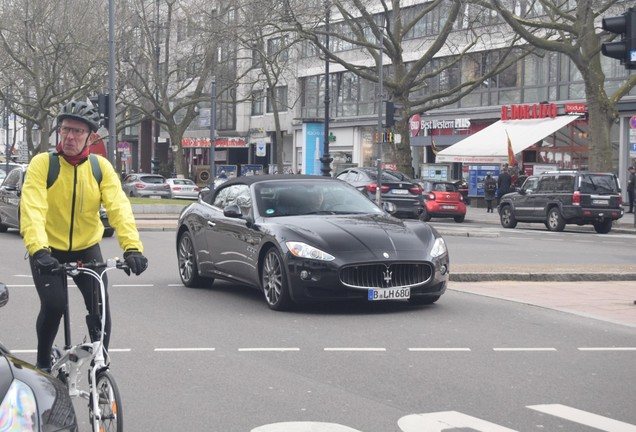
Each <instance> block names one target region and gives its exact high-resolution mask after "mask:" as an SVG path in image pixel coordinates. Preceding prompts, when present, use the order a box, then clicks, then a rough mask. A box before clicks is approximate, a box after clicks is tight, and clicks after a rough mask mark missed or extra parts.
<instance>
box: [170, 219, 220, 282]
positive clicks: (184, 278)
mask: <svg viewBox="0 0 636 432" xmlns="http://www.w3.org/2000/svg"><path fill="white" fill-rule="evenodd" d="M177 245H178V246H177V260H178V263H179V277H180V278H181V282H182V283H183V285H185V286H187V287H190V288H199V287H206V286H210V285H212V283H213V282H214V279H213V278H208V277H203V276H200V275H199V266H198V264H197V257H196V253H195V251H194V242H193V241H192V234H190V232H188V231H186V232H184V233H183V234H181V236H180V237H179V241H178V242H177Z"/></svg>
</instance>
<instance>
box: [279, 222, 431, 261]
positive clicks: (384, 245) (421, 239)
mask: <svg viewBox="0 0 636 432" xmlns="http://www.w3.org/2000/svg"><path fill="white" fill-rule="evenodd" d="M277 223H282V224H281V225H283V226H284V229H283V231H282V232H281V234H282V235H281V236H280V239H281V240H282V241H303V242H305V243H308V244H310V245H312V246H315V247H318V248H320V249H322V250H324V251H325V252H332V251H335V252H337V253H346V252H360V251H365V252H366V251H368V252H370V253H371V254H372V255H373V256H378V257H380V256H382V255H383V253H385V252H386V253H389V254H390V255H391V256H399V255H400V254H398V253H397V252H398V251H401V252H405V251H419V252H421V253H422V254H426V253H427V251H428V249H429V248H430V245H432V244H433V242H434V241H435V238H436V237H437V236H438V234H437V233H436V232H435V230H434V229H433V228H432V227H431V226H430V225H428V224H426V223H424V222H420V221H403V220H400V219H397V218H393V217H386V216H377V215H355V216H336V217H333V216H330V217H325V216H316V217H314V216H300V217H285V218H277Z"/></svg>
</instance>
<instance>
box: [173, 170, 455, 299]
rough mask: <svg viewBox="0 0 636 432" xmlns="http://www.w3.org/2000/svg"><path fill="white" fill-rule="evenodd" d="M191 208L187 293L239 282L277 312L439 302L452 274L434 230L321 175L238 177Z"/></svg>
mask: <svg viewBox="0 0 636 432" xmlns="http://www.w3.org/2000/svg"><path fill="white" fill-rule="evenodd" d="M210 195H211V194H210V193H209V192H208V193H207V194H205V195H204V194H202V195H200V198H199V200H198V201H197V202H196V203H193V204H190V205H189V206H188V207H186V208H185V209H184V210H183V211H182V213H181V215H180V216H179V221H178V224H177V234H176V250H177V262H178V267H179V275H180V277H181V281H182V282H183V284H184V285H185V286H188V287H194V286H209V285H211V284H212V282H213V281H214V279H223V280H230V281H233V282H239V283H242V284H246V285H249V286H252V287H255V288H257V289H258V290H260V291H261V292H263V294H264V297H265V300H266V302H267V304H268V306H269V307H270V308H271V309H274V310H284V309H288V308H290V307H292V306H293V305H294V304H297V303H308V302H322V301H336V300H356V299H357V300H361V301H376V300H408V301H409V302H410V303H413V304H431V303H434V302H436V301H437V300H438V299H439V298H440V296H441V295H442V294H443V293H444V292H445V290H446V284H447V281H448V271H449V259H448V251H447V248H446V244H445V242H444V239H443V238H442V237H441V236H440V235H439V233H438V232H437V231H436V230H435V229H434V228H433V227H432V226H431V225H429V224H425V223H421V222H420V221H417V220H401V219H397V218H395V217H392V216H391V215H389V214H388V213H386V212H385V211H384V210H383V209H381V208H380V207H378V206H377V205H376V204H375V203H374V202H372V201H370V200H368V199H367V198H366V197H365V196H364V195H362V194H360V193H359V192H358V191H357V190H356V189H355V188H353V187H352V186H350V185H348V184H347V183H344V182H342V181H339V180H335V179H333V178H329V177H321V176H301V175H263V176H251V177H238V178H235V179H230V180H228V181H227V182H225V183H223V184H222V185H221V186H219V188H218V189H215V190H214V191H213V192H212V195H211V196H210Z"/></svg>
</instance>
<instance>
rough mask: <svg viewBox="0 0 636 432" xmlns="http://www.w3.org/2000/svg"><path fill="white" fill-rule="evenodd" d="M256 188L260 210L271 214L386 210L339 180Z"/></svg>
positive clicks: (270, 183) (281, 183) (347, 212)
mask: <svg viewBox="0 0 636 432" xmlns="http://www.w3.org/2000/svg"><path fill="white" fill-rule="evenodd" d="M254 192H255V196H256V203H257V209H258V212H259V213H260V214H261V215H264V216H268V217H276V216H297V215H310V214H332V215H333V214H359V213H371V214H383V213H384V211H383V210H382V209H380V208H379V207H378V206H376V205H375V204H374V203H373V202H372V201H370V200H369V199H368V198H367V197H366V196H364V195H363V194H361V193H360V192H359V191H357V190H356V189H355V188H352V187H350V186H348V185H347V184H345V183H341V182H338V181H333V182H332V181H328V182H327V181H324V182H323V181H315V180H314V181H301V182H293V183H292V182H287V181H282V182H267V183H259V184H257V185H255V188H254Z"/></svg>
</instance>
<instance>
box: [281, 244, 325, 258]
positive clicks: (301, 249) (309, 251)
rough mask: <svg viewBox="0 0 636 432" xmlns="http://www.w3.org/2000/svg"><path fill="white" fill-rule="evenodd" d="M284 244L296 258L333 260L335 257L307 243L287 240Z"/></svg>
mask: <svg viewBox="0 0 636 432" xmlns="http://www.w3.org/2000/svg"><path fill="white" fill-rule="evenodd" d="M285 245H287V248H288V249H289V251H290V252H291V253H292V255H294V256H297V257H298V258H309V259H315V260H318V261H333V260H335V259H336V257H334V256H333V255H329V254H328V253H327V252H323V251H321V250H320V249H318V248H315V247H313V246H309V245H308V244H307V243H302V242H292V241H289V242H285Z"/></svg>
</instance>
